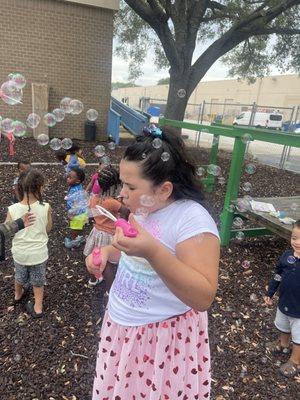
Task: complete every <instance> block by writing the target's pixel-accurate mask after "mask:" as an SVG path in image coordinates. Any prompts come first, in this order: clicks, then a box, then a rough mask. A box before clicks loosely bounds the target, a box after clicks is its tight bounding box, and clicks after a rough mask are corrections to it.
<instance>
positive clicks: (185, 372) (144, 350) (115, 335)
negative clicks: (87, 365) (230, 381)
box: [93, 310, 210, 400]
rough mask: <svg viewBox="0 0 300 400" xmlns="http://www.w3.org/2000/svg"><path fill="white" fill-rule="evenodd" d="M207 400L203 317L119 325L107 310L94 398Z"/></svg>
mask: <svg viewBox="0 0 300 400" xmlns="http://www.w3.org/2000/svg"><path fill="white" fill-rule="evenodd" d="M209 397H210V353H209V343H208V333H207V313H206V312H198V311H194V310H191V311H188V312H187V313H185V314H183V315H180V316H176V317H173V318H170V319H168V320H166V321H162V322H156V323H151V324H147V325H142V326H128V327H126V326H121V325H118V324H116V323H115V322H113V321H112V320H111V319H110V318H109V316H108V313H107V312H106V314H105V317H104V320H103V324H102V331H101V340H100V344H99V351H98V353H97V364H96V371H95V380H94V388H93V400H141V399H146V400H167V399H169V400H176V399H179V400H193V399H209Z"/></svg>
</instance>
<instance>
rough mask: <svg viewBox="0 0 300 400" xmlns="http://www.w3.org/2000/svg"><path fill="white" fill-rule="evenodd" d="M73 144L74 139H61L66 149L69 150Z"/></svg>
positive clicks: (62, 145)
mask: <svg viewBox="0 0 300 400" xmlns="http://www.w3.org/2000/svg"><path fill="white" fill-rule="evenodd" d="M72 145H73V142H72V139H69V138H64V139H63V140H62V141H61V147H62V148H63V149H65V150H69V149H70V148H71V147H72Z"/></svg>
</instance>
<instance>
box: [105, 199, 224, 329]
mask: <svg viewBox="0 0 300 400" xmlns="http://www.w3.org/2000/svg"><path fill="white" fill-rule="evenodd" d="M136 219H138V220H139V222H140V223H141V225H142V226H143V227H144V228H145V229H146V230H147V231H148V232H149V233H151V234H152V235H153V236H154V237H155V238H156V239H158V240H159V241H160V242H161V243H162V244H163V245H164V246H166V248H167V249H168V250H169V251H170V252H171V253H172V254H175V250H176V245H177V244H178V243H180V242H183V241H184V240H187V239H189V238H191V237H193V236H196V235H199V234H201V233H203V232H210V233H212V234H213V235H215V236H217V237H219V234H218V230H217V227H216V224H215V222H214V220H213V219H212V217H211V216H210V215H209V213H208V212H207V211H206V209H205V208H204V207H202V206H201V205H200V204H198V203H196V202H194V201H192V200H180V201H175V202H173V203H171V204H170V205H168V206H167V207H165V208H163V209H161V210H158V211H156V212H154V213H152V214H150V215H149V216H148V217H147V218H145V219H144V220H142V219H140V218H138V217H136ZM189 309H190V307H189V306H187V305H186V304H184V303H183V302H182V301H181V300H179V299H178V298H177V297H176V296H175V295H174V294H173V293H172V292H171V291H170V290H169V289H168V287H167V286H166V285H165V283H164V282H163V281H162V279H161V278H160V277H159V275H158V274H157V273H156V271H155V270H154V269H153V268H152V267H151V265H150V264H149V263H148V261H147V260H145V259H143V258H140V257H130V256H128V255H126V254H125V253H122V255H121V258H120V262H119V267H118V271H117V274H116V277H115V280H114V282H113V285H112V288H111V290H110V294H109V302H108V313H109V315H110V317H111V319H112V320H113V321H114V322H116V323H118V324H120V325H125V326H138V325H145V324H148V323H153V322H158V321H163V320H165V319H168V318H171V317H173V316H175V315H180V314H183V313H185V312H186V311H188V310H189Z"/></svg>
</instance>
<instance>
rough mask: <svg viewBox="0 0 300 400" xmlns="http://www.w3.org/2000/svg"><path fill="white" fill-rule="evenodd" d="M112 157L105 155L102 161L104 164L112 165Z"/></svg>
mask: <svg viewBox="0 0 300 400" xmlns="http://www.w3.org/2000/svg"><path fill="white" fill-rule="evenodd" d="M110 162H111V161H110V158H109V157H108V156H103V157H101V163H102V164H103V165H110Z"/></svg>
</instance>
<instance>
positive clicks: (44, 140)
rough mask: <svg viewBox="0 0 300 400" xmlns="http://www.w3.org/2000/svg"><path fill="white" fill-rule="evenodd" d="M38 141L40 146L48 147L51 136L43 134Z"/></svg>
mask: <svg viewBox="0 0 300 400" xmlns="http://www.w3.org/2000/svg"><path fill="white" fill-rule="evenodd" d="M36 140H37V142H38V144H39V145H40V146H46V145H47V144H48V143H49V136H48V135H46V134H45V133H41V134H40V135H38V137H37V138H36Z"/></svg>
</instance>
